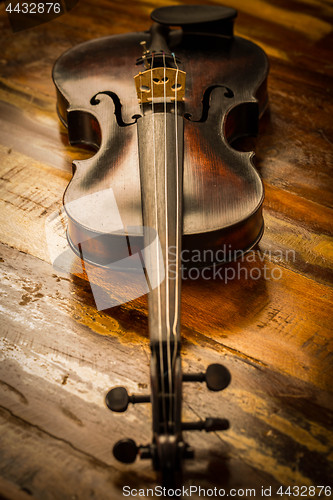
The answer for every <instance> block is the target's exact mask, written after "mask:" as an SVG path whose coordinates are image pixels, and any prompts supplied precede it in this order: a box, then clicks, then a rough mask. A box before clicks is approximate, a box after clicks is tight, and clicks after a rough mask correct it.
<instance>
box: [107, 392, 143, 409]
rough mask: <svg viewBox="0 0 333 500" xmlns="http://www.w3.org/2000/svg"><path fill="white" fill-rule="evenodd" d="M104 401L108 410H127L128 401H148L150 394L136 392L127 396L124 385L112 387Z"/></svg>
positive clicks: (134, 402)
mask: <svg viewBox="0 0 333 500" xmlns="http://www.w3.org/2000/svg"><path fill="white" fill-rule="evenodd" d="M105 403H106V406H107V407H108V408H109V409H110V410H112V411H116V412H123V411H126V410H127V407H128V404H129V403H132V404H136V403H150V396H141V395H138V394H133V395H132V396H129V395H128V393H127V391H126V389H125V387H114V388H113V389H111V390H110V391H109V392H108V393H107V395H106V396H105Z"/></svg>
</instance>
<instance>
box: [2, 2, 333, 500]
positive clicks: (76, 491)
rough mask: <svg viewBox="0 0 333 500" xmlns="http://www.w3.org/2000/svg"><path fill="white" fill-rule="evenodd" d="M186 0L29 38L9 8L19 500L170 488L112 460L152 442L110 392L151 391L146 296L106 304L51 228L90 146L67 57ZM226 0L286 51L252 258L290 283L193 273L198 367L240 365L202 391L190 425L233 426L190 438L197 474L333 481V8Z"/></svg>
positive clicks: (192, 470) (8, 240)
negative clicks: (67, 267) (74, 167)
mask: <svg viewBox="0 0 333 500" xmlns="http://www.w3.org/2000/svg"><path fill="white" fill-rule="evenodd" d="M168 3H169V2H158V3H157V2H155V3H150V2H133V1H129V2H126V3H123V2H106V1H103V0H99V1H92V0H90V1H88V0H81V1H80V2H79V4H78V6H77V7H75V8H74V9H73V11H72V12H71V13H70V14H67V15H66V16H62V17H61V18H59V19H58V20H55V21H53V22H52V23H50V24H46V25H41V26H39V27H37V28H33V29H31V30H29V31H25V32H24V31H23V32H19V33H15V34H13V33H11V31H10V29H9V24H8V20H7V19H6V16H5V15H4V12H3V10H4V9H3V6H2V7H1V17H0V22H1V27H2V31H1V39H2V44H1V46H2V52H1V57H0V155H1V182H2V188H1V197H0V202H1V218H0V225H1V240H2V247H1V255H2V258H1V268H2V273H3V278H2V285H1V287H2V293H3V295H2V313H3V316H2V339H1V342H2V353H1V358H2V363H1V366H0V380H1V382H0V419H1V435H0V443H1V445H0V476H1V478H2V479H1V481H0V496H1V495H2V497H3V498H17V499H19V498H21V497H22V498H25V497H27V496H28V495H29V497H30V498H31V497H32V498H36V499H58V498H59V499H71V498H77V499H93V498H112V499H113V498H122V493H121V491H122V486H123V485H125V484H131V485H132V486H133V487H138V486H140V487H147V486H152V485H154V484H156V478H155V475H154V473H153V472H152V471H151V465H150V463H149V462H141V463H140V462H138V463H135V464H133V465H131V466H129V467H126V466H122V465H121V464H119V463H118V462H116V460H115V459H114V458H113V456H112V453H111V449H112V445H113V443H114V442H115V441H116V440H117V439H119V438H120V437H133V438H134V439H136V440H137V441H140V442H142V443H145V442H148V441H149V440H150V418H151V417H150V412H149V411H150V410H149V406H148V405H142V406H139V407H135V408H134V407H132V408H130V409H129V410H128V412H127V413H125V414H122V415H114V414H111V412H109V411H107V410H106V408H105V406H104V402H103V400H104V394H105V392H106V390H107V389H108V388H109V387H112V386H114V385H118V384H119V385H125V386H126V387H127V388H128V389H129V391H132V392H146V391H147V385H148V383H149V375H148V374H149V345H148V344H149V342H148V337H147V305H146V299H145V298H141V299H137V300H136V301H133V302H131V303H129V304H126V305H123V306H120V307H117V308H114V309H110V310H108V311H105V312H98V311H96V307H95V304H94V300H93V297H92V294H91V291H90V287H89V285H88V284H87V281H86V280H85V279H84V274H83V272H82V270H81V271H80V267H79V263H78V262H76V265H77V266H78V267H77V269H78V272H77V273H76V274H77V276H75V275H70V274H69V275H66V274H64V273H60V272H58V271H56V270H54V269H53V267H52V266H51V264H50V256H49V253H48V249H47V244H46V239H45V230H44V226H45V221H46V218H47V217H48V216H49V215H50V214H51V213H53V212H54V211H55V210H57V209H59V208H60V207H61V199H62V194H63V191H64V189H65V187H66V185H67V183H68V181H69V179H70V176H71V162H72V160H73V159H78V158H84V157H85V156H86V153H82V152H80V151H79V150H75V149H74V148H72V147H70V146H69V145H68V142H67V137H66V131H65V130H64V129H63V128H62V127H61V126H60V125H59V123H58V119H57V116H56V112H55V92H54V88H53V84H52V81H51V78H50V74H51V68H52V65H53V63H54V60H55V59H56V57H57V56H59V55H60V54H61V53H62V52H63V51H64V50H65V49H67V48H69V47H71V46H73V45H74V44H76V43H78V42H81V41H84V40H88V39H91V38H94V37H97V36H105V35H108V34H110V33H121V32H126V31H136V30H142V29H147V28H148V27H149V19H148V14H149V12H150V11H151V10H152V9H153V8H154V7H155V6H156V5H157V4H158V5H167V4H168ZM185 3H186V2H185ZM189 3H194V2H193V0H191V2H189ZM224 3H226V4H229V5H231V6H233V7H236V8H238V9H239V16H238V20H237V24H236V33H237V34H239V35H241V36H245V37H248V38H250V39H251V40H254V41H256V42H257V43H259V44H260V45H261V46H262V47H263V48H264V49H265V50H266V52H267V53H268V55H269V57H270V63H271V72H270V78H269V95H270V111H269V113H267V114H266V115H265V116H264V118H263V120H262V123H261V130H260V135H259V137H258V139H257V142H256V151H257V160H256V161H257V167H258V169H259V171H260V173H261V175H262V177H263V179H264V182H265V189H266V200H265V211H264V216H265V222H266V231H265V235H264V237H263V240H262V242H261V243H260V252H261V253H260V256H261V257H262V258H263V260H262V261H261V260H260V259H259V258H257V261H256V262H247V263H244V266H245V268H246V269H247V271H248V272H249V271H250V270H251V269H253V268H255V267H259V268H261V270H263V267H264V266H266V267H267V274H266V276H268V277H271V278H272V274H271V273H272V271H273V272H275V273H276V276H277V275H280V274H281V278H280V279H264V278H261V279H259V280H251V279H249V280H246V279H244V276H243V278H242V279H240V280H233V281H229V282H228V283H224V282H223V281H222V280H219V279H217V280H214V281H213V280H210V281H205V280H193V281H190V280H185V281H184V283H183V296H182V335H183V337H184V345H183V364H184V371H186V370H189V369H191V371H195V370H199V369H200V370H202V369H204V368H205V366H207V364H209V363H211V362H221V361H222V362H224V363H225V364H226V365H227V366H228V367H229V369H230V370H231V372H232V376H233V380H232V384H231V385H230V387H229V388H228V389H227V390H226V391H225V393H223V394H217V395H216V394H213V393H208V392H207V391H206V390H205V389H204V388H203V387H201V386H198V385H196V384H187V386H186V388H185V393H184V400H185V403H184V419H188V420H190V419H196V418H197V417H199V416H200V417H202V418H204V417H208V416H218V415H221V416H226V417H227V418H229V419H230V421H231V424H232V426H231V429H230V430H229V431H228V432H225V433H216V434H212V435H201V434H195V433H191V434H190V436H189V441H190V443H191V444H193V446H194V447H195V449H196V450H197V458H196V460H195V461H194V462H192V463H189V464H188V467H187V472H186V476H185V484H187V485H188V484H196V485H200V486H202V487H214V486H220V487H225V488H226V489H228V488H244V489H245V488H251V487H253V488H257V491H259V489H260V487H261V486H265V487H268V486H270V485H271V486H272V487H273V488H276V487H277V486H278V485H280V484H283V485H286V486H287V485H294V484H298V485H301V484H304V485H316V484H328V483H329V481H330V478H331V477H332V442H333V437H332V432H331V429H332V373H331V370H332V347H331V331H332V314H331V310H332V289H331V288H330V283H331V282H332V268H333V254H332V238H331V230H332V210H331V206H332V190H331V187H332V182H331V177H330V168H331V165H332V159H333V154H332V140H333V134H332V113H333V106H332V98H331V92H332V50H331V48H330V47H331V46H332V41H333V37H332V33H331V24H332V19H333V9H332V6H331V5H330V4H329V3H328V2H324V1H320V0H303V1H302V2H301V1H297V2H296V1H294V2H285V1H283V0H280V1H279V2H265V1H263V0H254V1H252V2H246V1H241V0H231V1H230V2H224ZM133 12H135V16H134V15H133ZM268 251H270V252H271V257H270V258H269V257H268V253H267V252H268ZM265 252H266V254H265ZM293 252H294V253H293ZM265 255H266V256H265ZM80 276H81V277H80ZM106 288H107V285H106ZM111 292H112V291H111ZM19 495H21V496H19ZM272 497H273V498H274V496H272ZM277 498H280V497H277Z"/></svg>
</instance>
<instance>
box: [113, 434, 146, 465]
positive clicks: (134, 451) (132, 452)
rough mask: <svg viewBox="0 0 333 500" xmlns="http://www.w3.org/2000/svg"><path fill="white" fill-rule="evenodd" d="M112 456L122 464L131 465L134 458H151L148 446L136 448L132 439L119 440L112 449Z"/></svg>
mask: <svg viewBox="0 0 333 500" xmlns="http://www.w3.org/2000/svg"><path fill="white" fill-rule="evenodd" d="M112 451H113V455H114V457H115V458H116V459H117V460H119V462H123V463H124V464H131V463H133V462H134V461H135V459H136V457H137V456H138V455H140V458H152V453H151V447H150V446H142V445H140V446H138V445H137V444H136V442H135V441H133V439H121V440H120V441H117V443H116V444H115V445H114V447H113V450H112Z"/></svg>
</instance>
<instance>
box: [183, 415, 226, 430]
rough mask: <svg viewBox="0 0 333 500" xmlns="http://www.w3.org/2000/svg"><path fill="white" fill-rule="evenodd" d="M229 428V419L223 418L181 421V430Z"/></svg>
mask: <svg viewBox="0 0 333 500" xmlns="http://www.w3.org/2000/svg"><path fill="white" fill-rule="evenodd" d="M227 429H229V421H228V420H227V419H225V418H206V420H199V421H198V422H183V423H182V430H183V431H206V432H215V431H225V430H227Z"/></svg>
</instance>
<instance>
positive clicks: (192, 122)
mask: <svg viewBox="0 0 333 500" xmlns="http://www.w3.org/2000/svg"><path fill="white" fill-rule="evenodd" d="M223 29H225V27H224V26H223V23H221V27H220V30H221V31H222V32H223ZM150 39H151V35H150V34H149V33H146V32H142V33H130V34H125V35H117V36H110V37H106V38H101V39H96V40H92V41H89V42H85V43H83V44H81V45H78V46H76V47H75V48H73V49H70V50H69V51H67V52H66V53H65V54H63V55H62V56H61V57H60V59H58V61H57V62H56V64H55V67H54V72H53V78H54V81H55V84H56V87H57V91H58V113H59V116H60V119H61V121H62V122H63V123H64V124H65V125H66V126H68V134H69V139H70V142H71V143H72V144H84V145H89V146H92V147H94V148H96V149H97V150H98V153H97V154H96V155H95V156H93V157H92V158H90V159H88V160H84V161H80V162H79V161H77V162H75V164H74V172H75V173H74V175H73V178H72V180H71V182H70V184H69V186H68V188H67V191H66V193H65V196H64V205H65V209H66V207H70V206H71V205H70V202H71V201H73V200H76V199H79V198H81V197H83V196H86V195H89V194H93V193H100V194H99V198H98V203H96V206H95V207H94V209H91V208H87V213H89V220H87V217H86V214H83V213H82V212H83V211H82V210H81V209H78V211H75V206H76V205H75V204H73V211H71V209H70V208H69V209H68V210H67V215H68V218H69V231H68V233H69V239H70V241H71V242H76V241H83V240H85V241H88V240H89V241H90V243H91V248H88V246H87V250H86V254H89V256H90V258H91V260H92V261H93V262H96V261H97V262H100V263H109V262H111V261H113V260H114V261H118V260H120V259H121V258H122V257H123V255H122V253H121V252H122V248H121V245H119V244H117V236H118V233H117V234H114V233H115V230H114V214H113V212H112V209H110V206H109V203H110V199H109V194H108V191H107V189H108V188H110V186H111V187H112V190H113V192H114V196H115V199H116V202H117V205H118V208H119V213H120V217H121V219H122V222H123V225H124V227H127V228H128V227H132V228H133V227H135V228H140V227H142V204H141V189H140V174H139V150H138V139H137V127H136V126H135V121H136V119H135V118H134V119H133V117H135V116H138V115H140V107H139V103H138V99H137V95H136V90H135V86H134V84H133V78H134V76H135V75H136V74H137V72H138V66H137V65H136V64H135V62H136V60H137V59H139V58H140V56H141V51H142V50H141V46H140V42H141V41H142V40H145V41H146V42H147V44H149V43H150ZM168 45H169V46H170V47H171V49H172V50H174V51H175V52H176V53H177V57H179V59H180V60H181V61H182V67H183V68H186V91H185V96H186V97H185V103H184V104H185V113H184V114H185V116H187V117H188V119H186V118H185V120H184V161H183V243H182V244H183V249H192V248H196V249H198V250H200V251H201V252H204V250H205V249H212V250H213V251H217V250H219V249H221V248H227V249H228V250H229V249H231V250H238V249H240V250H247V249H250V248H251V247H252V246H254V245H255V244H256V243H257V242H258V241H259V239H260V237H261V235H262V232H263V218H262V212H261V206H262V202H263V197H264V193H263V185H262V181H261V179H260V177H259V175H258V173H257V171H256V170H255V168H254V166H253V163H252V157H253V153H251V152H249V153H247V152H245V153H244V152H239V151H236V150H234V149H233V148H232V147H231V146H230V144H231V143H232V142H233V140H234V139H236V138H239V137H242V136H246V135H255V134H256V133H257V127H258V118H259V117H260V116H261V115H262V113H263V112H264V110H265V108H266V106H267V91H266V78H267V72H268V62H267V58H266V55H265V53H264V52H263V51H262V50H261V49H260V48H259V47H258V46H256V45H255V44H253V43H252V42H250V41H248V40H245V39H242V38H239V37H234V36H232V37H231V36H225V35H223V33H222V35H221V36H220V35H216V34H207V33H205V32H203V33H201V32H199V33H198V32H196V33H192V32H191V31H190V32H187V31H181V30H172V31H171V32H170V34H169V42H168ZM105 91H106V92H109V94H101V93H102V92H105ZM230 91H231V92H230ZM97 94H99V95H98V100H99V103H98V104H92V103H91V99H92V97H93V96H95V95H97ZM110 95H111V97H110ZM128 124H132V125H128ZM162 140H163V139H162V138H161V141H162ZM93 199H94V198H93ZM118 232H119V231H118ZM96 233H99V234H101V235H104V237H102V238H96ZM141 237H142V234H141V235H140V234H137V232H134V233H133V238H134V239H135V238H138V247H140V248H142V242H141V241H140V240H141ZM72 246H73V248H74V250H75V248H76V245H75V243H73V245H72ZM110 252H111V253H110Z"/></svg>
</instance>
